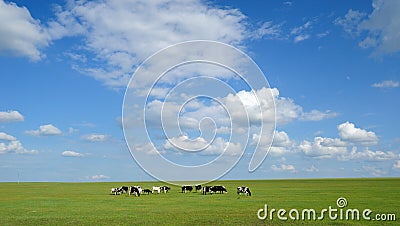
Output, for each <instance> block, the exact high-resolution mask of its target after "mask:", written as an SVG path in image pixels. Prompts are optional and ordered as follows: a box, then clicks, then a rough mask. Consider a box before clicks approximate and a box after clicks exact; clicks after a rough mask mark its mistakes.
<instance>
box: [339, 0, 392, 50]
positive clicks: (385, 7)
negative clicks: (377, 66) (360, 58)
mask: <svg viewBox="0 0 400 226" xmlns="http://www.w3.org/2000/svg"><path fill="white" fill-rule="evenodd" d="M372 7H373V11H372V12H371V13H370V14H368V15H367V14H366V13H364V12H359V11H355V10H349V11H348V13H347V14H346V15H345V16H344V17H342V18H338V19H336V21H335V23H336V24H338V25H341V26H342V27H343V28H344V30H345V31H346V32H347V33H350V34H352V35H353V36H358V37H360V38H361V41H360V42H359V46H360V47H361V48H375V49H376V51H375V53H377V54H387V53H394V52H398V51H400V42H399V41H398V40H399V39H400V33H399V30H400V14H399V13H398V12H399V11H400V2H399V1H397V0H386V1H382V0H373V2H372ZM364 33H365V34H364Z"/></svg>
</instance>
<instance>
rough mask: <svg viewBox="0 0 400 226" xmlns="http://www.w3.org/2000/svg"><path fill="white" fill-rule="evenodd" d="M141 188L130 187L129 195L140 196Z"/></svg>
mask: <svg viewBox="0 0 400 226" xmlns="http://www.w3.org/2000/svg"><path fill="white" fill-rule="evenodd" d="M138 187H139V186H131V187H129V195H131V194H134V195H136V196H140V190H139V188H138Z"/></svg>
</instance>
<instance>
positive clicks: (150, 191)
mask: <svg viewBox="0 0 400 226" xmlns="http://www.w3.org/2000/svg"><path fill="white" fill-rule="evenodd" d="M150 193H151V194H153V191H152V190H150V189H147V188H146V189H143V194H150Z"/></svg>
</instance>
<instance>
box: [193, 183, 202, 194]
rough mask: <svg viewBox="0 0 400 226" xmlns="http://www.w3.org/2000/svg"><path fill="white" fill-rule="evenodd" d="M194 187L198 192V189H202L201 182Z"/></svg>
mask: <svg viewBox="0 0 400 226" xmlns="http://www.w3.org/2000/svg"><path fill="white" fill-rule="evenodd" d="M194 188H195V189H196V192H197V191H200V190H201V185H200V184H199V185H196V186H194Z"/></svg>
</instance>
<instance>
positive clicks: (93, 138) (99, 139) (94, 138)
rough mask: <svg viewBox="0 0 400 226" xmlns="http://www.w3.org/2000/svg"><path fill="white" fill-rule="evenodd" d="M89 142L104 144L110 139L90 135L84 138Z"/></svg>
mask: <svg viewBox="0 0 400 226" xmlns="http://www.w3.org/2000/svg"><path fill="white" fill-rule="evenodd" d="M82 138H83V139H84V140H85V141H88V142H103V141H106V140H108V139H109V136H108V135H105V134H88V135H85V136H83V137H82Z"/></svg>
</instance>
